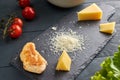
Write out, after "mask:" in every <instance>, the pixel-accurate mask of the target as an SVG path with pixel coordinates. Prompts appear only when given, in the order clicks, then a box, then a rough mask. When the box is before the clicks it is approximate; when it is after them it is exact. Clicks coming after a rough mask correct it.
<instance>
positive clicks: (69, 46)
mask: <svg viewBox="0 0 120 80" xmlns="http://www.w3.org/2000/svg"><path fill="white" fill-rule="evenodd" d="M50 44H51V45H52V46H51V49H50V50H52V51H54V52H58V51H63V50H65V51H67V52H73V51H76V50H82V45H84V39H83V36H82V35H77V33H76V32H73V31H72V30H68V31H60V32H56V33H54V35H53V36H52V37H51V38H50Z"/></svg>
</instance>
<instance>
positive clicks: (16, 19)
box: [12, 17, 23, 28]
mask: <svg viewBox="0 0 120 80" xmlns="http://www.w3.org/2000/svg"><path fill="white" fill-rule="evenodd" d="M12 24H17V25H19V26H20V27H21V28H22V27H23V22H22V20H21V19H20V18H17V17H16V18H14V20H13V23H12Z"/></svg>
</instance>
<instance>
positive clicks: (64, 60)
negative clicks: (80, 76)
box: [56, 51, 71, 71]
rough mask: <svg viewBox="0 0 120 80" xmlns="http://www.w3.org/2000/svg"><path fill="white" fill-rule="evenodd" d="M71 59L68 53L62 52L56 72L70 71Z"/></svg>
mask: <svg viewBox="0 0 120 80" xmlns="http://www.w3.org/2000/svg"><path fill="white" fill-rule="evenodd" d="M70 67H71V58H70V57H69V55H68V54H67V52H66V51H63V52H62V55H61V56H60V57H59V59H58V63H57V67H56V70H62V71H70Z"/></svg>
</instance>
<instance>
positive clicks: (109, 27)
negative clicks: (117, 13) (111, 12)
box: [100, 22, 115, 34]
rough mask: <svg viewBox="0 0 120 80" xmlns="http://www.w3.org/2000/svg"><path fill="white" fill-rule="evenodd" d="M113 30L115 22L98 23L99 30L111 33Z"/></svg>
mask: <svg viewBox="0 0 120 80" xmlns="http://www.w3.org/2000/svg"><path fill="white" fill-rule="evenodd" d="M114 30H115V22H110V23H103V24H100V32H103V33H108V34H112V33H113V32H114Z"/></svg>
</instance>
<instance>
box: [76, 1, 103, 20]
mask: <svg viewBox="0 0 120 80" xmlns="http://www.w3.org/2000/svg"><path fill="white" fill-rule="evenodd" d="M102 14H103V12H102V10H101V9H100V8H99V6H97V5H96V4H95V3H93V4H91V5H90V6H88V7H86V8H85V9H83V10H81V11H79V12H77V15H78V21H81V20H100V19H102Z"/></svg>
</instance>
